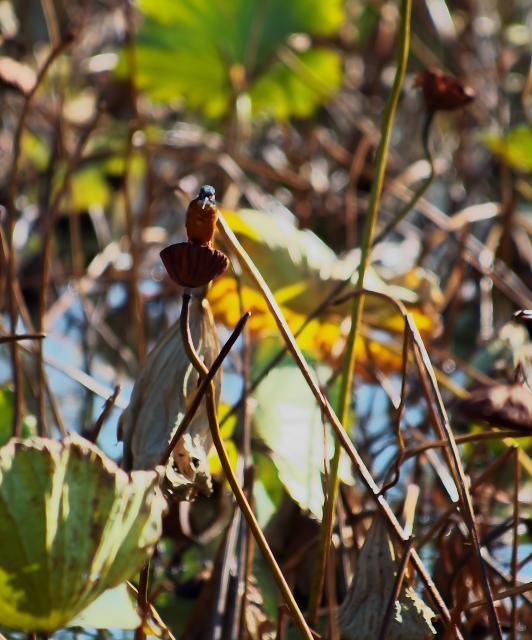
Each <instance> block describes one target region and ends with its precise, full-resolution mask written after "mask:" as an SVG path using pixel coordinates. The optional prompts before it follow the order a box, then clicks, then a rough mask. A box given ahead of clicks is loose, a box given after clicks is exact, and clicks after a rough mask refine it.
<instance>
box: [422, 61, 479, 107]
mask: <svg viewBox="0 0 532 640" xmlns="http://www.w3.org/2000/svg"><path fill="white" fill-rule="evenodd" d="M414 86H415V87H421V89H422V90H423V97H424V99H425V105H426V107H427V111H431V112H434V111H452V110H454V109H459V108H460V107H463V106H465V105H466V104H468V103H469V102H471V101H472V100H473V99H474V97H475V92H474V91H473V89H472V88H471V87H466V86H464V85H463V84H461V83H460V82H459V81H458V80H457V79H456V78H454V77H453V76H450V75H448V74H446V73H444V72H443V71H442V70H441V69H434V68H433V69H425V71H423V72H421V73H418V74H417V76H416V78H415V81H414Z"/></svg>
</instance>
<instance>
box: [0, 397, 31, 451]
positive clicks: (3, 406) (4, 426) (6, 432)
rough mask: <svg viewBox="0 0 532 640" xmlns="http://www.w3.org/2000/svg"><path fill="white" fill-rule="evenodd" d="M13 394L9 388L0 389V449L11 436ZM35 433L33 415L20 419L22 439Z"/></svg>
mask: <svg viewBox="0 0 532 640" xmlns="http://www.w3.org/2000/svg"><path fill="white" fill-rule="evenodd" d="M14 402H15V393H14V391H13V389H10V388H9V387H0V447H2V446H3V445H4V444H6V443H7V442H8V441H9V439H10V438H11V436H12V434H13V410H14ZM36 433H37V420H36V419H35V416H33V415H26V416H24V418H23V419H22V437H23V438H29V437H31V436H34V435H36Z"/></svg>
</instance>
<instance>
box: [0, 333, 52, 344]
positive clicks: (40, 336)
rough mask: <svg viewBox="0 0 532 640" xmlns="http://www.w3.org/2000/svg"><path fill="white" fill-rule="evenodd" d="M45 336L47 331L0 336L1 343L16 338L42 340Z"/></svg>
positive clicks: (12, 340)
mask: <svg viewBox="0 0 532 640" xmlns="http://www.w3.org/2000/svg"><path fill="white" fill-rule="evenodd" d="M43 338H46V334H45V333H18V334H15V335H14V336H0V344H4V343H5V342H14V341H15V340H42V339H43Z"/></svg>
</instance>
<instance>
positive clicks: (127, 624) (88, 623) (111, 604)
mask: <svg viewBox="0 0 532 640" xmlns="http://www.w3.org/2000/svg"><path fill="white" fill-rule="evenodd" d="M140 623H141V619H140V616H139V614H138V613H137V609H136V606H135V599H134V598H133V596H132V594H131V593H129V591H128V588H127V585H126V584H125V583H124V584H121V585H119V586H118V587H114V588H113V589H107V591H104V592H103V593H102V595H101V596H100V597H99V598H96V600H95V601H94V602H93V603H92V604H90V605H89V606H88V607H87V608H86V609H84V610H83V611H82V612H81V613H79V614H78V615H77V616H76V617H75V618H73V619H72V620H71V621H70V622H68V623H67V624H66V625H65V626H67V627H94V628H96V629H109V628H115V629H136V628H137V627H138V626H139V625H140Z"/></svg>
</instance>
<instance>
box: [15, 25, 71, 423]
mask: <svg viewBox="0 0 532 640" xmlns="http://www.w3.org/2000/svg"><path fill="white" fill-rule="evenodd" d="M72 39H73V38H72V35H71V34H69V35H68V36H66V37H64V38H63V40H61V42H59V44H58V45H57V46H55V47H53V48H52V49H51V51H50V53H49V54H48V56H47V58H46V60H45V61H44V64H43V66H42V67H41V69H40V71H39V73H38V74H37V78H36V79H35V84H34V85H33V87H32V89H31V91H30V92H29V93H28V94H27V95H26V96H25V99H24V103H23V104H22V109H21V113H20V118H19V121H18V125H17V129H16V131H15V136H14V139H13V161H12V164H11V173H10V175H9V180H8V185H9V190H8V198H7V207H6V209H7V225H6V241H7V248H8V253H7V285H8V287H7V290H8V302H9V321H10V329H11V333H13V334H14V333H16V327H17V315H18V314H17V306H16V293H15V280H16V275H17V266H16V257H15V247H14V245H13V231H14V228H15V211H16V199H17V186H18V176H19V171H20V160H21V150H22V134H23V132H24V128H25V126H26V118H27V117H28V113H29V110H30V106H31V102H32V100H33V97H34V96H35V94H36V93H37V90H38V89H39V87H40V86H41V84H42V82H43V80H44V78H45V77H46V74H47V73H48V70H49V69H50V67H51V66H52V63H53V62H54V61H55V60H56V59H57V58H58V56H59V55H60V54H61V53H62V52H63V51H64V50H65V48H66V47H67V46H68V45H69V44H70V43H71V42H72ZM11 366H12V369H13V381H14V388H15V406H14V412H13V435H15V436H20V434H21V428H22V414H23V413H24V389H23V381H22V367H21V362H20V353H19V348H18V344H17V341H14V342H12V343H11Z"/></svg>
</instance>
